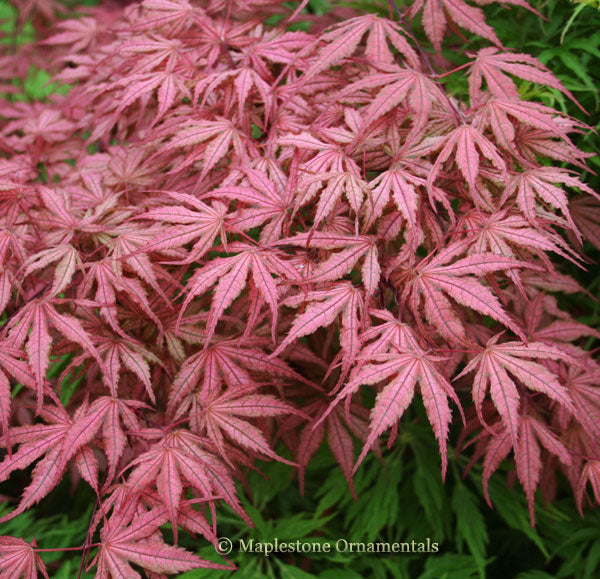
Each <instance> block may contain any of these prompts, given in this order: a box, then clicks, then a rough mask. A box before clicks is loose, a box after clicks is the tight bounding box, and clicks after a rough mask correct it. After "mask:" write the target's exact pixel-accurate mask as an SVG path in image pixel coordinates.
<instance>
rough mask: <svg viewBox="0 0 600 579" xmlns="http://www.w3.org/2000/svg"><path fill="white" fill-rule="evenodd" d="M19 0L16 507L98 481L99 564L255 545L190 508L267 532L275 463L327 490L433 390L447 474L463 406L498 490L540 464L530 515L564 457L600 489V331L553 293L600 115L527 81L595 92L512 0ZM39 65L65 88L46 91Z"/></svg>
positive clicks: (195, 561) (5, 252) (7, 284)
mask: <svg viewBox="0 0 600 579" xmlns="http://www.w3.org/2000/svg"><path fill="white" fill-rule="evenodd" d="M14 3H15V5H16V6H17V8H18V20H17V22H16V24H15V26H16V27H17V29H23V26H24V25H25V24H26V23H27V27H28V28H27V29H28V30H29V31H30V32H31V30H32V29H33V31H34V32H35V40H36V42H35V43H27V42H20V41H19V42H12V43H10V42H9V43H5V44H3V45H2V55H1V57H0V59H1V62H2V69H1V72H0V93H1V94H2V98H1V100H0V116H1V118H2V123H1V126H0V137H1V138H0V148H1V151H0V313H1V315H2V318H1V326H0V445H1V447H2V449H3V453H2V457H3V458H2V461H1V462H0V482H1V481H6V480H7V479H9V477H11V476H13V474H14V473H16V472H17V471H23V470H25V469H30V470H28V471H27V473H30V474H21V475H20V476H22V477H23V476H25V477H26V480H27V481H28V482H27V483H26V486H25V488H24V490H23V493H22V496H20V497H15V498H16V499H17V500H16V501H15V506H14V508H13V509H12V510H10V511H9V512H8V514H6V515H5V516H3V517H2V518H1V519H0V522H4V521H7V520H9V519H12V518H13V517H18V516H19V515H21V514H22V513H25V511H27V510H28V509H29V508H31V507H32V506H34V505H36V504H37V503H39V502H40V501H42V500H43V499H44V498H45V497H46V496H47V495H48V494H49V493H50V491H51V490H52V489H53V488H54V487H56V485H58V483H59V482H60V481H61V480H62V479H64V478H65V477H74V478H75V479H76V480H79V481H80V484H82V485H90V486H91V488H92V489H93V491H94V493H95V496H96V497H97V499H96V506H95V511H94V515H93V517H92V520H91V522H90V527H89V531H88V539H89V540H88V541H87V543H86V545H87V547H86V548H87V550H88V551H89V552H90V553H91V556H90V557H89V568H90V569H94V570H95V571H94V572H95V573H96V577H98V578H115V579H116V578H130V577H140V575H139V574H138V572H142V570H143V572H144V573H146V576H148V577H162V576H163V575H164V574H173V573H179V572H184V571H187V570H191V569H194V568H202V567H206V568H215V569H229V568H231V567H232V564H231V563H230V562H229V561H228V559H227V558H226V557H224V558H223V561H222V563H220V564H217V563H211V562H209V561H205V560H203V559H201V558H200V557H199V556H197V555H195V554H193V553H191V552H189V551H187V550H184V549H183V548H181V547H179V546H178V533H179V534H181V533H183V532H185V533H192V534H195V535H202V536H203V537H205V538H206V541H209V542H211V543H213V544H214V545H215V546H216V545H217V536H218V533H217V525H218V520H219V511H220V509H221V508H222V505H223V504H226V505H228V506H229V507H230V508H231V509H232V510H233V511H235V512H236V513H237V514H238V515H239V516H240V517H241V518H242V519H243V520H244V521H246V523H247V524H248V525H251V524H252V522H251V520H250V517H249V516H248V515H247V514H246V512H245V510H244V509H243V507H242V503H241V501H240V498H239V497H238V494H237V487H236V484H235V483H236V482H237V481H239V480H241V478H242V476H243V472H245V471H246V470H247V469H248V467H253V466H255V463H256V461H257V460H263V461H264V460H274V461H282V462H284V463H286V464H288V465H290V470H291V469H295V470H296V472H297V474H298V484H299V485H300V488H301V489H302V490H303V486H304V473H305V470H306V468H307V465H308V463H309V461H310V459H311V457H312V456H313V455H314V453H315V452H316V450H317V448H318V447H319V446H320V445H321V443H322V442H324V441H326V442H327V444H328V445H329V448H330V450H331V453H332V454H333V456H334V457H335V459H336V460H337V462H338V463H339V466H340V468H341V469H342V471H343V473H344V475H345V477H346V480H347V484H348V486H349V488H350V490H351V492H352V493H354V489H353V482H352V479H353V474H354V472H355V471H356V469H357V468H359V466H360V464H361V462H362V461H363V459H364V458H365V456H366V455H367V454H368V453H369V452H376V453H379V452H380V445H381V442H382V439H383V440H384V441H386V442H387V445H388V447H389V446H391V445H393V444H394V440H395V437H396V435H397V434H398V432H401V431H402V416H403V413H404V412H405V411H406V410H407V408H408V407H409V406H410V405H411V404H413V403H414V402H415V401H416V400H420V401H421V402H422V404H423V406H424V409H425V412H426V415H427V417H428V419H429V422H430V425H431V429H432V431H433V433H434V435H435V438H436V439H437V442H438V443H439V454H440V467H441V476H442V477H443V476H444V475H445V473H446V468H447V462H448V457H447V446H446V444H447V439H448V435H449V429H450V426H451V424H454V425H455V426H456V427H457V428H458V429H459V430H460V431H462V435H461V436H462V438H461V440H462V441H463V442H464V443H465V444H467V443H468V444H469V445H470V444H471V443H473V446H472V447H471V448H469V451H468V452H470V453H471V455H472V461H471V462H472V463H474V462H478V461H481V462H482V465H483V478H482V481H483V486H484V491H485V493H486V496H488V495H487V484H488V480H489V478H490V476H491V475H492V473H493V472H494V471H495V470H496V469H497V468H498V467H499V465H500V463H501V462H502V461H503V460H504V459H505V458H507V457H510V458H509V459H510V460H514V464H515V467H516V476H517V478H518V481H519V482H520V484H521V486H522V488H523V490H524V492H525V495H526V497H527V499H528V501H529V505H530V514H531V522H532V524H533V522H534V494H535V492H536V489H537V488H538V487H540V486H541V487H542V491H543V493H544V495H545V496H546V498H548V499H552V496H553V492H554V489H555V485H554V484H553V482H552V481H553V479H554V477H556V476H557V474H558V473H560V472H562V473H563V475H564V477H566V480H568V482H569V483H570V485H571V486H572V488H573V493H574V495H575V498H576V501H577V504H578V505H579V508H580V510H583V508H584V507H586V506H588V505H589V504H591V503H592V502H593V500H595V501H596V502H598V501H600V448H599V446H598V441H599V440H600V420H599V418H600V364H599V363H598V361H597V360H596V359H594V357H593V356H592V354H591V353H590V352H588V351H586V350H585V349H584V345H585V342H586V339H587V338H588V337H590V336H594V337H598V332H596V331H595V330H594V329H592V328H590V327H587V326H586V325H584V324H582V323H579V322H577V321H575V320H574V319H573V318H572V317H571V315H570V314H569V312H567V311H564V310H563V309H561V307H560V300H559V299H557V298H558V297H559V296H560V294H561V293H567V294H569V293H575V292H584V291H585V290H584V289H583V288H582V287H580V286H579V285H578V283H577V282H576V281H575V280H574V279H573V278H572V277H569V276H568V275H566V274H565V273H564V268H563V271H561V265H564V264H565V263H571V264H576V265H578V266H580V267H582V268H583V267H586V265H587V264H588V262H587V261H586V257H585V255H584V254H583V252H582V242H583V240H584V238H587V239H588V240H589V241H591V242H592V243H593V244H595V245H596V247H599V248H600V202H599V197H598V195H597V194H596V193H595V192H594V191H592V190H591V189H590V188H589V187H588V186H587V185H586V184H585V183H583V182H582V181H581V179H580V176H578V174H580V173H581V171H582V170H584V169H585V167H586V157H588V156H589V154H586V153H583V152H582V151H581V150H579V149H578V148H576V146H575V145H574V144H573V141H572V136H573V135H574V134H576V133H580V132H582V131H586V130H587V127H586V126H585V125H584V124H582V123H581V122H578V121H576V120H574V119H573V118H571V117H569V116H567V115H566V114H563V113H561V112H559V111H557V110H553V109H552V108H549V107H548V106H544V105H543V104H541V103H540V102H532V101H526V100H523V99H522V98H521V96H520V92H519V86H520V83H521V82H522V81H527V82H529V83H534V84H539V85H545V86H547V87H550V88H551V89H553V90H555V91H560V92H561V93H563V94H564V95H566V97H568V98H571V99H573V98H574V97H573V96H572V95H571V94H570V93H569V91H568V90H567V89H566V88H565V87H564V86H563V85H562V84H561V82H560V81H559V80H558V79H557V78H556V77H555V76H554V75H553V74H552V72H551V71H550V70H548V69H547V68H546V67H545V66H543V65H542V64H541V63H540V62H539V61H538V60H536V59H535V58H533V57H532V56H530V55H528V54H525V53H520V52H515V51H508V50H506V49H505V48H504V47H503V44H502V38H499V37H498V36H497V34H496V33H495V31H494V30H493V28H491V27H490V26H489V25H488V24H487V23H486V20H485V17H484V12H483V10H482V8H481V6H482V5H486V4H489V3H490V1H489V0H415V1H414V2H408V3H405V4H403V5H401V6H400V5H396V4H395V3H394V2H389V4H388V5H383V7H382V10H381V12H380V13H379V14H374V13H364V12H362V13H361V12H359V11H354V10H352V9H350V8H339V9H338V8H334V9H333V10H331V11H330V12H328V13H327V14H325V15H322V16H315V15H310V14H308V13H307V12H306V10H305V5H306V4H307V2H301V3H298V2H297V3H295V4H294V3H284V2H281V1H279V0H202V1H200V0H198V1H193V0H189V1H188V0H144V1H143V2H134V3H101V4H99V5H98V6H95V7H82V8H81V9H78V10H79V12H78V15H77V16H75V17H72V16H69V17H66V16H65V15H64V14H63V11H64V6H63V5H62V4H59V3H58V2H55V1H54V0H18V1H17V0H15V2H14ZM500 3H501V4H504V5H512V10H527V9H529V10H533V9H532V8H531V6H529V5H528V4H527V2H525V0H501V2H500ZM290 6H291V8H290ZM373 9H374V10H375V4H374V5H373ZM70 14H72V13H70ZM298 20H303V21H307V22H308V23H309V24H310V26H305V27H304V28H305V29H306V31H303V30H301V29H299V28H298V27H297V26H293V24H294V23H295V22H297V21H298ZM32 27H33V28H32ZM457 31H458V32H460V34H462V35H470V36H471V37H473V38H474V40H473V42H472V43H471V44H470V49H469V50H471V51H472V52H469V61H468V63H467V64H466V65H464V66H462V67H460V68H459V69H454V70H453V65H452V64H451V63H450V62H449V61H448V60H447V59H446V58H444V57H443V56H442V50H443V48H444V46H445V43H446V42H447V38H448V34H450V33H453V34H455V33H456V32H457ZM454 38H456V36H455V37H454ZM473 47H475V48H473ZM30 67H37V68H38V69H41V70H45V71H48V73H49V74H50V75H51V77H52V81H53V82H54V83H56V86H58V87H59V89H60V90H56V91H54V92H52V94H50V95H49V96H47V97H45V98H41V99H32V98H29V97H28V96H27V94H26V93H25V92H24V89H23V85H22V84H19V83H18V82H14V79H23V78H25V77H26V76H27V74H28V71H29V69H30ZM452 77H461V78H462V79H464V84H465V87H467V84H468V89H467V88H465V91H464V94H462V96H460V95H459V96H457V94H455V93H454V92H451V91H450V90H449V89H448V87H447V85H446V84H445V81H446V80H447V79H448V78H452ZM62 89H64V90H62ZM455 92H456V91H455ZM582 339H583V340H582ZM57 363H58V366H57ZM73 376H79V377H80V378H81V380H79V382H78V385H77V387H76V388H75V389H74V391H72V392H71V393H70V394H69V395H65V392H64V391H63V390H61V384H64V383H65V382H66V379H67V378H68V377H71V379H72V377H73ZM367 391H371V392H373V393H374V395H373V396H372V397H371V398H370V399H371V400H374V402H373V403H371V404H367V403H366V402H365V401H366V400H367V399H368V397H365V396H364V393H365V392H367ZM472 449H474V450H472ZM256 466H258V467H260V463H256ZM30 467H31V468H30ZM561 476H562V475H561ZM590 490H591V491H593V492H589V491H590ZM165 523H169V524H170V525H171V527H172V530H173V542H170V541H169V542H166V541H165V538H164V536H163V534H162V533H161V531H160V530H159V527H161V526H162V525H164V524H165ZM43 547H46V548H51V547H53V545H43ZM36 548H37V547H36V545H35V544H34V543H28V542H26V541H24V540H23V539H21V538H18V537H17V538H14V537H9V536H2V537H0V572H1V573H2V576H5V574H6V573H7V572H9V573H12V574H10V576H11V577H21V576H23V577H26V578H28V579H29V578H34V577H37V574H38V573H40V575H41V576H44V577H48V575H47V571H46V569H45V567H44V564H43V562H42V560H41V558H40V556H39V554H38V553H37V551H36ZM15 569H16V570H15ZM134 569H137V571H136V570H134Z"/></svg>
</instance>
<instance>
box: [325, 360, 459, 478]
mask: <svg viewBox="0 0 600 579" xmlns="http://www.w3.org/2000/svg"><path fill="white" fill-rule="evenodd" d="M379 358H380V359H382V360H385V359H387V360H388V361H387V362H383V363H381V364H366V365H364V366H362V368H360V370H358V371H357V372H356V373H354V374H351V375H350V378H349V380H348V383H347V384H346V385H345V386H344V387H343V388H342V390H341V391H340V392H339V393H338V394H337V396H336V397H335V399H334V400H333V402H332V405H331V407H330V409H329V411H328V412H331V410H332V409H333V407H334V406H335V405H336V404H337V403H338V402H339V401H340V400H342V399H344V398H347V397H349V396H352V395H353V394H354V393H355V392H356V391H357V390H358V389H359V387H360V386H361V385H363V384H366V385H372V384H378V383H380V382H382V381H384V380H386V379H387V378H390V377H392V380H391V381H390V382H389V383H388V384H387V385H386V386H385V387H384V388H383V390H381V392H380V393H379V394H378V395H377V399H376V401H375V406H374V407H373V410H372V412H371V419H370V426H369V435H368V437H367V440H366V441H365V444H364V447H363V450H362V452H361V454H360V456H359V457H358V461H357V463H356V465H355V467H354V470H356V468H357V467H358V465H360V463H361V462H362V461H363V459H364V458H365V456H366V454H367V452H368V451H369V450H370V449H371V447H372V445H373V443H374V442H375V440H376V439H377V438H378V437H379V436H380V435H381V434H382V433H383V432H384V431H385V430H387V429H388V428H389V427H390V426H392V425H394V424H395V423H396V422H397V421H398V420H399V419H400V417H401V416H402V414H403V413H404V411H405V410H406V409H407V408H408V406H409V405H410V403H411V402H412V399H413V397H414V394H415V388H416V386H417V384H418V385H419V387H420V392H421V397H422V399H423V403H424V405H425V409H426V411H427V416H428V418H429V422H430V423H431V426H432V427H433V431H434V433H435V436H436V438H437V440H438V443H439V446H440V453H441V456H442V476H443V477H444V476H445V473H446V467H447V454H446V439H447V436H448V427H449V424H450V417H451V411H450V407H449V405H448V397H450V398H451V399H452V400H453V401H454V403H455V404H456V405H457V406H459V407H460V403H459V401H458V397H457V396H456V393H455V392H454V390H453V389H452V387H451V386H450V384H449V383H448V381H447V380H446V379H445V378H444V377H443V376H442V374H441V373H440V372H439V371H438V369H437V368H436V366H435V363H436V362H439V361H441V360H440V359H436V358H432V357H430V356H427V355H424V353H423V352H415V353H404V354H400V353H399V352H396V353H394V354H387V355H380V356H379ZM326 415H327V413H326V414H325V416H326Z"/></svg>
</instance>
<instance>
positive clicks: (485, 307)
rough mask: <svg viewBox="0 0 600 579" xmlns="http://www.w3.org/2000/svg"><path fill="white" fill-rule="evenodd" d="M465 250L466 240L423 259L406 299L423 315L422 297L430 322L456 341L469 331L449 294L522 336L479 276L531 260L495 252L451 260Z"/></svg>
mask: <svg viewBox="0 0 600 579" xmlns="http://www.w3.org/2000/svg"><path fill="white" fill-rule="evenodd" d="M463 250H464V244H462V243H460V242H459V243H456V244H453V245H451V246H449V247H447V248H446V249H444V250H443V251H441V252H440V253H439V254H437V255H435V256H433V257H430V258H428V259H425V260H423V261H422V262H421V263H419V264H418V265H417V267H416V268H414V270H411V271H410V273H409V275H410V276H411V277H412V279H411V280H410V282H409V283H407V284H406V286H405V289H404V296H403V297H404V299H406V300H408V303H409V304H410V306H411V308H412V310H413V311H414V312H415V314H416V315H419V311H420V307H419V306H420V303H421V301H422V302H423V309H424V312H425V316H426V318H427V320H428V322H429V323H431V324H432V325H434V326H435V327H436V328H437V329H438V330H439V331H440V333H441V334H442V335H443V336H444V337H445V338H446V339H448V340H451V341H452V342H459V343H460V342H461V341H464V339H465V332H464V327H463V324H462V322H461V320H460V317H459V316H458V314H457V313H456V311H455V310H454V309H453V307H452V305H451V303H450V301H449V300H448V298H447V297H446V295H448V296H450V297H451V298H452V299H453V300H454V301H456V302H458V303H459V304H461V305H462V306H465V307H467V308H469V309H472V310H474V311H476V312H479V313H482V314H485V315H488V316H490V317H492V318H494V319H495V320H497V321H499V322H501V323H502V324H504V325H505V326H506V327H507V328H510V329H511V330H512V331H513V332H515V333H516V334H517V335H519V336H522V335H523V334H522V332H521V330H520V329H519V328H518V327H517V326H516V324H515V323H514V322H513V321H512V320H511V319H510V317H509V316H508V315H507V314H506V313H505V311H504V310H503V309H502V306H501V305H500V302H499V301H498V299H497V298H496V296H494V294H493V293H492V292H491V291H490V290H489V289H488V288H487V287H486V286H484V285H482V284H481V283H480V282H479V281H477V279H476V278H475V276H476V275H484V274H486V273H489V272H494V271H499V270H510V269H518V268H523V267H526V268H529V267H531V266H530V265H529V264H528V263H527V262H520V261H518V260H515V259H513V258H507V257H501V256H498V255H495V254H493V253H481V254H477V255H471V256H468V257H464V258H462V259H460V260H458V261H456V262H454V263H448V262H450V261H451V260H452V259H453V258H455V257H457V256H458V255H460V254H461V253H462V252H463Z"/></svg>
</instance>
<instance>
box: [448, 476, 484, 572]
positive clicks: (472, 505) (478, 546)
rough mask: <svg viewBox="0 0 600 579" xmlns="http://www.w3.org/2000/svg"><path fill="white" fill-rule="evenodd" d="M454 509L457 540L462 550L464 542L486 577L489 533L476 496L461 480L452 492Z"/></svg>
mask: <svg viewBox="0 0 600 579" xmlns="http://www.w3.org/2000/svg"><path fill="white" fill-rule="evenodd" d="M452 510H453V511H454V514H455V515H456V535H455V540H456V544H457V546H458V549H459V551H461V552H462V550H463V546H464V543H466V544H467V545H468V547H469V551H470V552H471V554H472V555H473V558H474V559H475V561H476V562H477V567H478V570H479V574H480V576H481V577H485V552H486V544H487V542H488V534H487V529H486V526H485V520H484V518H483V515H482V514H481V511H480V510H479V505H478V501H477V498H476V496H475V495H474V494H473V493H472V492H471V491H470V490H469V489H468V488H467V487H466V486H465V485H464V484H463V483H462V482H460V481H457V482H456V486H455V487H454V493H453V494H452Z"/></svg>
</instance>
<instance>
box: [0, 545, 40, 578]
mask: <svg viewBox="0 0 600 579" xmlns="http://www.w3.org/2000/svg"><path fill="white" fill-rule="evenodd" d="M36 546H37V545H36V543H35V539H34V540H33V541H31V543H28V542H27V541H24V540H23V539H16V538H14V537H8V536H1V537H0V571H2V574H3V576H4V577H11V578H14V579H19V577H22V578H23V579H37V577H38V571H39V573H41V575H42V577H45V579H48V572H47V571H46V566H45V565H44V562H43V561H42V559H41V557H40V556H39V555H38V554H37V553H36V552H35V547H36Z"/></svg>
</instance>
